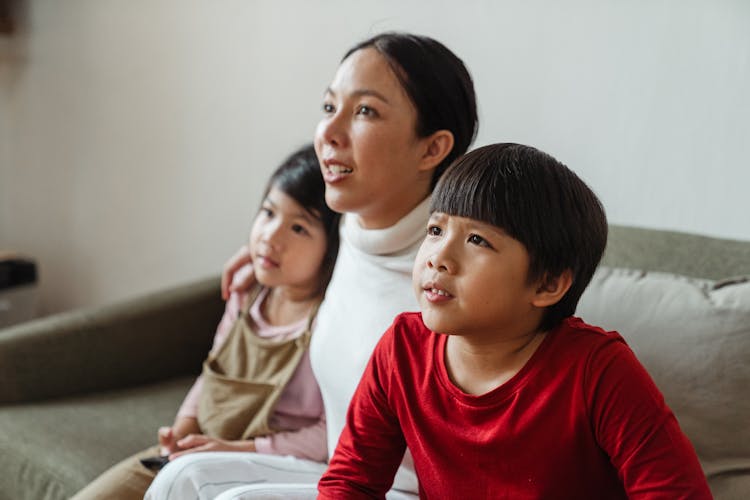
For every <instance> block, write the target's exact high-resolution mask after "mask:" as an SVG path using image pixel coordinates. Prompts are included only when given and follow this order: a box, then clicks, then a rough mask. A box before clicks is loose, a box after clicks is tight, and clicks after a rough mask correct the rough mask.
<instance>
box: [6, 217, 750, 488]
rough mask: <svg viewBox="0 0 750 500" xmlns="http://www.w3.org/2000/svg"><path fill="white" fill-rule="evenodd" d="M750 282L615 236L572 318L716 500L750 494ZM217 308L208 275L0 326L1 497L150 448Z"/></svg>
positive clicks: (700, 253) (728, 244)
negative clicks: (627, 357)
mask: <svg viewBox="0 0 750 500" xmlns="http://www.w3.org/2000/svg"><path fill="white" fill-rule="evenodd" d="M749 276H750V242H740V241H731V240H722V239H715V238H707V237H703V236H698V235H690V234H684V233H676V232H668V231H658V230H650V229H642V228H631V227H618V226H613V227H612V228H611V233H610V239H609V244H608V247H607V253H606V256H605V259H604V261H603V263H602V266H601V267H600V270H599V271H597V275H596V276H595V277H594V279H593V280H592V283H591V285H590V287H589V289H588V290H587V292H586V294H585V295H584V297H583V298H582V300H581V304H580V306H579V310H578V314H579V315H580V316H582V317H583V318H584V319H586V320H588V321H589V322H592V323H598V324H601V325H602V326H605V327H608V328H611V329H617V330H618V331H620V332H621V333H622V334H623V336H625V338H626V339H627V340H628V342H629V343H630V345H631V346H632V347H633V349H634V351H635V352H636V354H637V355H638V356H639V358H640V359H641V360H642V361H643V363H644V364H645V365H646V367H647V369H648V370H649V372H650V373H651V374H652V376H653V377H654V379H655V380H656V382H657V385H659V387H660V388H661V390H662V391H663V392H664V394H665V397H666V399H667V402H668V403H669V404H670V406H671V407H672V408H673V410H674V411H675V414H676V415H677V417H678V420H679V421H680V424H681V426H682V427H683V429H684V430H685V432H686V433H687V434H688V437H690V438H691V441H692V442H693V444H694V446H695V447H696V450H697V451H698V454H699V457H700V458H701V461H702V464H703V466H704V470H705V471H706V473H707V475H708V477H709V482H710V484H711V487H712V490H713V492H714V494H715V496H716V498H719V499H722V500H727V499H735V498H737V499H739V498H750V397H748V396H749V395H750V392H749V391H750V389H749V388H750V370H748V367H747V365H750V282H748V281H747V277H749ZM728 278H732V279H731V280H728ZM222 307H223V305H222V302H221V300H220V297H219V283H218V279H209V280H204V281H200V282H197V283H190V284H187V285H184V286H181V287H178V288H175V289H172V290H167V291H164V292H161V293H155V294H150V295H147V296H144V297H141V298H137V299H135V300H130V301H126V302H122V303H119V304H115V305H111V306H107V307H101V308H94V309H85V310H80V311H74V312H70V313H64V314H60V315H56V316H51V317H47V318H42V319H39V320H35V321H31V322H28V323H25V324H20V325H16V326H13V327H10V328H6V329H4V330H0V471H2V474H0V500H2V499H14V500H23V499H29V500H32V499H33V500H42V499H50V500H51V499H63V498H68V497H70V495H72V494H73V493H74V492H76V491H77V490H78V489H79V488H81V487H82V486H84V485H85V484H86V483H87V482H88V481H90V480H91V479H93V478H94V477H96V476H97V475H98V474H99V473H100V472H102V471H103V470H105V469H106V468H108V467H109V466H110V465H111V464H113V463H115V462H117V461H118V460H119V459H121V458H123V457H125V456H128V455H129V454H131V453H133V452H135V451H138V450H140V449H142V448H144V447H146V446H148V445H151V444H153V442H154V439H155V435H156V429H157V427H158V426H160V425H163V424H166V423H169V422H171V421H172V419H173V417H174V413H175V411H176V410H177V407H178V406H179V403H180V401H181V400H182V398H183V397H184V395H185V393H186V391H187V390H188V388H189V386H190V384H191V382H192V380H193V378H194V376H195V375H196V374H197V372H198V371H199V369H200V365H201V361H202V359H203V358H204V357H205V355H206V353H207V352H208V349H209V347H210V344H211V339H212V336H213V333H214V331H215V327H216V324H217V322H218V320H219V318H220V315H221V311H222ZM644 311H645V312H644ZM683 323H685V324H683ZM706 325H709V326H708V327H707V326H706ZM714 326H715V327H716V328H714ZM743 356H747V357H745V358H744V361H747V363H743V362H740V361H742V360H743V359H742V358H743ZM704 372H707V374H706V373H704Z"/></svg>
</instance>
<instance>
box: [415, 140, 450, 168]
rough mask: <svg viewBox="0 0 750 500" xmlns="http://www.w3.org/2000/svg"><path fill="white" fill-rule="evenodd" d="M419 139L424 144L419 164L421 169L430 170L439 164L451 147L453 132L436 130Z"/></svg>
mask: <svg viewBox="0 0 750 500" xmlns="http://www.w3.org/2000/svg"><path fill="white" fill-rule="evenodd" d="M421 140H422V141H424V145H425V149H424V150H423V151H424V153H423V154H422V158H421V161H420V164H419V170H421V171H428V170H432V169H434V168H435V167H437V166H438V165H440V162H441V161H443V160H444V159H445V157H446V156H448V153H450V152H451V150H452V149H453V133H452V132H451V131H450V130H438V131H436V132H434V133H432V134H431V135H429V136H428V137H424V138H422V139H421Z"/></svg>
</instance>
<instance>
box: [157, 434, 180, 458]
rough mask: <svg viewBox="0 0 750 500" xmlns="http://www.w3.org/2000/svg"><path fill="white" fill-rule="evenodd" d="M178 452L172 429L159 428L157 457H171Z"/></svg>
mask: <svg viewBox="0 0 750 500" xmlns="http://www.w3.org/2000/svg"><path fill="white" fill-rule="evenodd" d="M179 450H180V448H179V447H178V446H177V437H176V436H175V432H174V429H173V428H172V427H159V455H162V456H164V455H171V454H172V453H174V452H176V451H179Z"/></svg>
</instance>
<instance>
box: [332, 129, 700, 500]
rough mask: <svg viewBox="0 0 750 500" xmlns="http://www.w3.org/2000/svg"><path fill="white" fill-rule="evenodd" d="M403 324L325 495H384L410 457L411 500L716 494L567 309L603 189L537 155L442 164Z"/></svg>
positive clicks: (613, 341)
mask: <svg viewBox="0 0 750 500" xmlns="http://www.w3.org/2000/svg"><path fill="white" fill-rule="evenodd" d="M431 212H432V215H431V218H430V221H429V223H428V228H427V236H426V238H425V241H424V243H423V244H422V247H421V248H420V251H419V253H418V255H417V259H416V262H415V265H414V273H413V283H414V289H415V292H416V294H417V298H418V301H419V304H420V309H421V314H420V313H405V314H402V315H399V316H398V317H397V318H396V319H395V321H394V323H393V325H392V326H391V327H390V328H389V330H388V331H387V332H386V333H385V335H384V336H383V338H382V339H381V341H380V342H379V344H378V346H377V347H376V349H375V351H374V353H373V356H372V358H371V359H370V363H369V364H368V367H367V369H366V370H365V373H364V375H363V378H362V380H361V382H360V385H359V387H358V389H357V392H356V393H355V395H354V397H353V399H352V402H351V406H350V408H349V413H348V416H347V424H346V427H345V429H344V431H343V432H342V434H341V437H340V439H339V443H338V446H337V448H336V452H335V453H334V456H333V458H332V459H331V462H330V465H329V468H328V471H327V472H326V474H325V475H324V476H323V478H322V479H321V481H320V483H319V486H318V488H319V492H320V494H319V498H323V499H328V498H330V499H333V498H335V499H342V498H347V499H349V498H384V495H385V492H386V491H387V490H388V489H389V487H390V485H391V482H392V480H393V475H394V473H395V471H396V468H397V467H398V464H399V463H400V461H401V457H402V455H403V453H404V450H405V448H406V447H407V446H408V448H409V450H410V451H411V453H412V455H413V458H414V463H415V468H416V472H417V476H418V478H419V482H420V497H421V498H436V499H446V498H461V499H465V500H468V499H472V500H473V499H476V498H509V499H526V498H539V499H541V498H544V499H547V498H576V499H589V498H590V499H599V498H602V499H603V498H607V499H610V498H665V499H666V498H669V499H675V498H691V499H704V498H711V494H710V492H709V490H708V485H707V483H706V480H705V477H704V475H703V472H702V470H701V468H700V464H699V463H698V459H697V457H696V455H695V451H694V450H693V448H692V445H691V444H690V442H689V441H688V439H687V438H686V437H685V436H684V434H683V433H682V431H681V430H680V428H679V426H678V424H677V421H676V420H675V417H674V415H673V414H672V412H671V410H670V409H669V408H668V407H667V406H666V404H665V402H664V399H663V397H662V395H661V393H660V392H659V390H658V389H657V388H656V386H655V385H654V383H653V381H652V380H651V378H650V377H649V375H648V374H647V373H646V371H645V369H644V368H643V367H642V366H641V365H640V363H639V362H638V361H637V360H636V358H635V356H634V355H633V353H632V351H631V350H630V349H629V348H628V347H627V345H626V344H625V342H624V340H623V339H622V338H621V337H620V336H619V335H618V334H617V333H615V332H606V331H604V330H602V329H600V328H596V327H593V326H589V325H587V324H585V323H584V322H583V321H581V320H580V319H578V318H575V317H573V316H572V315H573V313H574V312H575V308H576V305H577V303H578V299H579V297H580V296H581V293H583V291H584V289H585V288H586V285H588V283H589V280H590V279H591V276H592V274H593V272H594V270H595V269H596V266H597V264H598V263H599V260H600V258H601V255H602V253H603V251H604V247H605V245H606V240H607V222H606V216H605V214H604V210H603V208H602V206H601V204H600V202H599V200H598V199H597V197H596V195H594V193H593V192H592V191H591V190H590V189H589V188H588V186H586V185H585V184H584V183H583V182H582V181H581V180H580V179H579V178H578V177H577V176H576V175H575V174H574V173H573V172H571V171H570V170H569V169H568V168H567V167H565V166H564V165H562V164H561V163H559V162H558V161H556V160H555V159H554V158H552V157H550V156H549V155H546V154H544V153H542V152H540V151H538V150H536V149H534V148H530V147H527V146H522V145H517V144H495V145H491V146H485V147H483V148H479V149H477V150H475V151H473V152H471V153H469V154H467V155H466V156H464V157H463V158H462V159H460V160H458V161H457V162H456V164H455V165H454V166H453V167H452V168H450V169H449V170H448V171H447V172H446V173H445V174H444V176H443V178H442V179H441V181H440V183H439V184H438V186H437V188H436V190H435V193H434V195H433V201H432V207H431Z"/></svg>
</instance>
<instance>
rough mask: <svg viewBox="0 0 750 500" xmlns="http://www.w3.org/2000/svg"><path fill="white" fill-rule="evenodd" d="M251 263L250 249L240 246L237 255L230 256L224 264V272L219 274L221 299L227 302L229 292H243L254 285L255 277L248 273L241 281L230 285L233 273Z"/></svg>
mask: <svg viewBox="0 0 750 500" xmlns="http://www.w3.org/2000/svg"><path fill="white" fill-rule="evenodd" d="M252 261H253V258H252V255H251V254H250V248H249V247H248V246H247V245H242V246H241V247H240V249H239V250H237V253H235V254H234V255H232V257H230V259H229V260H228V261H227V263H226V264H224V270H223V271H222V272H221V298H222V299H224V300H227V299H228V298H229V294H230V293H231V292H245V291H247V290H249V289H250V287H251V286H252V285H253V284H254V283H255V275H254V274H253V273H248V275H247V276H245V277H244V278H243V279H242V280H240V281H238V282H237V283H232V280H233V279H234V275H235V273H236V272H237V271H238V270H240V269H241V268H242V267H243V266H245V265H247V264H250V263H251V262H252Z"/></svg>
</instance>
